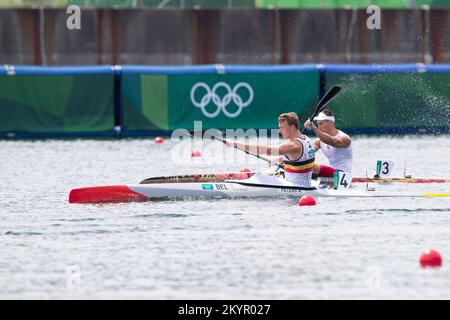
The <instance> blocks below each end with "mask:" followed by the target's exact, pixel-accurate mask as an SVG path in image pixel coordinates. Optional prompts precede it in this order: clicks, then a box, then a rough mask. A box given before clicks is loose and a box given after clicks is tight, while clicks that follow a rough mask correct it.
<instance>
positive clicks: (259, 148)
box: [225, 141, 303, 156]
mask: <svg viewBox="0 0 450 320" xmlns="http://www.w3.org/2000/svg"><path fill="white" fill-rule="evenodd" d="M225 143H226V144H227V145H229V146H233V147H237V148H238V149H241V150H244V151H246V152H249V153H252V154H261V153H262V154H267V155H269V156H280V155H284V154H297V153H300V154H301V153H302V152H303V146H302V145H301V144H299V143H296V142H294V141H289V142H285V143H283V144H280V145H279V146H263V145H257V144H248V143H241V142H237V141H225Z"/></svg>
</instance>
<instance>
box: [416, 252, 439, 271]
mask: <svg viewBox="0 0 450 320" xmlns="http://www.w3.org/2000/svg"><path fill="white" fill-rule="evenodd" d="M419 261H420V265H421V266H422V268H426V267H440V266H441V265H442V257H441V254H440V253H439V252H438V251H437V250H434V249H428V250H426V251H424V252H422V254H421V255H420V259H419Z"/></svg>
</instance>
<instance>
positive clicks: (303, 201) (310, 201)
mask: <svg viewBox="0 0 450 320" xmlns="http://www.w3.org/2000/svg"><path fill="white" fill-rule="evenodd" d="M298 205H299V206H315V205H316V199H315V198H314V197H313V196H310V195H304V196H303V197H301V198H300V200H299V201H298Z"/></svg>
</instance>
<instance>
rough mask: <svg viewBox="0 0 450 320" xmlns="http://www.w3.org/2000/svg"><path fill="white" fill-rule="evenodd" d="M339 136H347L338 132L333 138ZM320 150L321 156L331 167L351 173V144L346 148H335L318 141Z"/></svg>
mask: <svg viewBox="0 0 450 320" xmlns="http://www.w3.org/2000/svg"><path fill="white" fill-rule="evenodd" d="M341 136H348V135H347V134H346V133H344V132H342V131H341V130H338V134H337V135H335V136H334V138H339V137H341ZM320 149H322V152H323V154H324V155H325V156H326V157H327V158H328V161H329V162H330V166H331V167H333V168H334V169H337V170H341V171H345V172H348V173H351V172H352V162H353V149H352V145H351V144H350V145H349V146H348V147H347V148H335V147H332V146H330V145H328V144H326V143H324V142H322V141H320Z"/></svg>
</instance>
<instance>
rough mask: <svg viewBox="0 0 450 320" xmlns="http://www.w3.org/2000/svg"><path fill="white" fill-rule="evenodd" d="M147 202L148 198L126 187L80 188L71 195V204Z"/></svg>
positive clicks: (71, 192)
mask: <svg viewBox="0 0 450 320" xmlns="http://www.w3.org/2000/svg"><path fill="white" fill-rule="evenodd" d="M146 200H148V199H147V197H146V196H144V195H142V194H140V193H137V192H135V191H133V190H131V189H130V188H128V187H127V186H124V185H119V186H100V187H87V188H78V189H73V190H72V191H70V194H69V203H108V202H131V201H146Z"/></svg>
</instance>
